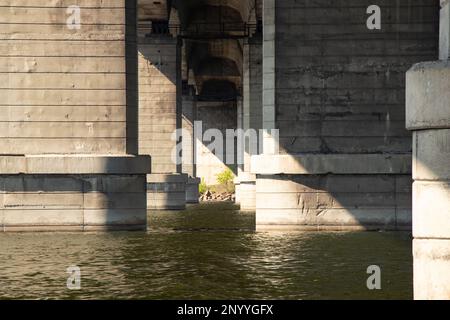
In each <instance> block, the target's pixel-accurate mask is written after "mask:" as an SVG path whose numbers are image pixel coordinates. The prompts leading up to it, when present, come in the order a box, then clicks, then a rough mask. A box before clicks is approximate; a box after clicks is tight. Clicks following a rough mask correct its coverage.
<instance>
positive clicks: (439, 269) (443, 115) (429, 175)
mask: <svg viewBox="0 0 450 320" xmlns="http://www.w3.org/2000/svg"><path fill="white" fill-rule="evenodd" d="M441 3H442V4H444V2H442V1H441ZM449 10H450V3H448V2H446V4H445V8H443V10H442V13H443V14H445V15H446V16H447V17H448V13H449V12H450V11H449ZM441 17H442V16H441ZM441 22H442V21H441ZM446 23H447V25H448V18H447V19H446ZM447 31H448V29H447ZM441 42H442V41H441ZM441 44H442V43H441ZM446 45H448V43H446ZM449 86H450V62H449V61H436V62H426V63H420V64H417V65H415V66H414V67H413V68H411V70H409V71H408V73H407V89H406V101H407V112H406V114H407V118H406V125H407V128H408V129H409V130H412V131H414V133H413V136H414V141H413V156H414V157H413V159H414V161H413V178H414V193H413V202H414V209H413V218H414V228H413V229H414V232H413V233H414V297H415V299H419V300H424V299H439V300H440V299H450V274H449V272H448V270H450V161H449V159H450V108H449V103H450V91H449V90H448V88H449Z"/></svg>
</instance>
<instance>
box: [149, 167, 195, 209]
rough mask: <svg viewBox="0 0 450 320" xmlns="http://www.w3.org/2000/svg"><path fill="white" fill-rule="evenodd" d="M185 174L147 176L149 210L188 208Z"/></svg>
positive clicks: (186, 177)
mask: <svg viewBox="0 0 450 320" xmlns="http://www.w3.org/2000/svg"><path fill="white" fill-rule="evenodd" d="M187 179H188V176H187V175H185V174H178V175H177V174H151V175H148V176H147V208H148V209H149V210H184V209H186V183H187Z"/></svg>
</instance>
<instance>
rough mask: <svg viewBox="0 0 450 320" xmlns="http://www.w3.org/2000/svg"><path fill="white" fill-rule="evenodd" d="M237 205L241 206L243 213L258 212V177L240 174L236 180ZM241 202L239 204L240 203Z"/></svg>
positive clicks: (244, 173) (245, 173)
mask: <svg viewBox="0 0 450 320" xmlns="http://www.w3.org/2000/svg"><path fill="white" fill-rule="evenodd" d="M235 183H236V203H238V204H239V205H240V206H241V210H242V211H255V210H256V175H254V174H250V173H247V172H240V173H239V176H238V177H237V178H236V180H235ZM238 201H239V202H238Z"/></svg>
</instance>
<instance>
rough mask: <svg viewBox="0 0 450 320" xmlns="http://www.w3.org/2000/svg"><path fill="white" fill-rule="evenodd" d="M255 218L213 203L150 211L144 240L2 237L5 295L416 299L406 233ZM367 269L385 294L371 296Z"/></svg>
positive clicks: (0, 269)
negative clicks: (74, 275) (257, 222)
mask: <svg viewBox="0 0 450 320" xmlns="http://www.w3.org/2000/svg"><path fill="white" fill-rule="evenodd" d="M254 219H255V215H254V214H251V213H241V212H239V211H237V210H236V208H235V207H234V206H232V205H228V204H212V205H201V206H194V207H190V208H189V209H188V210H187V211H185V212H159V213H152V212H150V213H149V226H150V229H149V231H148V232H146V233H145V232H137V233H91V234H89V233H88V234H76V233H70V234H67V233H36V234H0V298H1V299H24V298H26V299H411V298H412V256H411V235H410V234H409V233H387V232H386V233H382V232H352V233H332V232H324V233H315V232H306V233H305V232H255V231H254ZM72 265H76V266H78V267H80V269H81V290H78V291H71V290H68V289H67V286H66V282H67V277H68V276H69V275H68V274H67V273H66V270H67V268H68V267H69V266H72ZM370 265H378V266H380V267H381V270H382V290H375V291H371V290H368V289H367V286H366V280H367V278H368V277H369V275H368V274H367V273H366V271H367V268H368V266H370Z"/></svg>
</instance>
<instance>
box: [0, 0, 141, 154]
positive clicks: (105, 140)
mask: <svg viewBox="0 0 450 320" xmlns="http://www.w3.org/2000/svg"><path fill="white" fill-rule="evenodd" d="M132 2H133V1H130V2H129V4H130V8H129V9H128V14H129V15H130V16H132V14H133V13H135V8H133V7H132V5H131V3H132ZM72 4H73V3H69V2H68V1H34V2H33V3H30V2H29V1H20V0H18V1H0V17H1V19H2V29H1V31H0V72H1V73H0V101H1V102H0V137H1V139H0V150H1V151H0V153H1V154H42V153H48V154H52V153H71V154H93V153H98V154H125V153H126V151H127V115H128V116H130V117H129V120H130V121H131V123H132V122H133V121H134V120H133V119H131V115H132V110H131V108H133V107H135V106H136V104H134V105H131V104H130V105H129V107H130V110H127V99H129V100H128V101H131V99H132V97H127V91H126V89H127V73H126V72H127V64H126V56H127V49H126V45H127V43H126V32H128V33H129V38H130V39H131V38H132V37H133V34H134V33H135V30H134V29H133V28H127V27H126V22H127V20H126V11H125V1H124V0H113V1H108V2H103V1H77V2H76V4H78V5H79V6H81V7H82V9H81V29H80V30H77V29H75V30H70V29H69V28H68V27H67V25H66V20H67V18H68V17H69V15H68V14H67V13H66V10H67V7H68V6H70V5H72ZM131 25H132V23H131ZM129 44H130V49H131V50H132V46H133V45H132V40H130V42H129ZM130 59H131V61H132V57H130ZM130 73H131V72H130ZM130 78H132V76H131V75H130ZM130 81H131V79H129V81H128V86H131V85H132V82H130ZM128 92H129V94H131V95H134V96H135V92H133V90H132V89H131V88H130V90H129V91H128ZM127 113H128V114H127ZM134 114H135V112H134ZM134 122H135V121H134ZM131 123H130V125H129V127H130V128H131V127H132V124H131ZM129 132H130V138H135V135H134V136H133V135H132V134H131V131H129ZM128 143H130V144H133V143H134V144H135V142H133V141H131V140H129V141H128ZM130 149H133V147H132V146H130ZM135 151H136V150H135Z"/></svg>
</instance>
